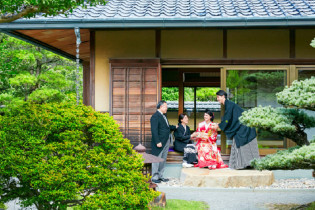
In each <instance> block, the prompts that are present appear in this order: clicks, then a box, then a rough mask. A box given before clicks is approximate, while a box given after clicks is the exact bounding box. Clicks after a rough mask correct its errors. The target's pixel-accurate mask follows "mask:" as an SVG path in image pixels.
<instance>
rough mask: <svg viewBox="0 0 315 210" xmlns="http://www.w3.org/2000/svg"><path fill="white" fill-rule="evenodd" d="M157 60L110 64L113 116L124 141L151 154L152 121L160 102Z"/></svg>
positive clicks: (116, 60) (117, 61)
mask: <svg viewBox="0 0 315 210" xmlns="http://www.w3.org/2000/svg"><path fill="white" fill-rule="evenodd" d="M160 73H161V71H160V64H159V60H157V59H148V60H143V59H141V60H132V59H128V60H121V59H113V60H111V114H112V116H113V117H114V119H115V120H116V121H117V123H119V124H120V128H121V131H122V133H123V135H124V137H125V138H128V139H129V140H130V142H131V144H133V145H135V146H136V145H138V144H139V143H141V144H142V145H144V146H145V147H146V148H147V152H150V151H151V130H150V118H151V115H152V114H153V113H154V112H155V111H156V104H157V102H158V100H159V98H160Z"/></svg>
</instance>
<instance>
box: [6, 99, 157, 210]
mask: <svg viewBox="0 0 315 210" xmlns="http://www.w3.org/2000/svg"><path fill="white" fill-rule="evenodd" d="M0 150H1V152H0V186H1V188H0V198H1V199H0V202H7V201H10V200H14V199H17V198H19V199H20V200H21V205H22V206H23V207H27V206H31V205H35V206H36V207H37V208H38V209H66V208H67V207H70V206H81V207H82V208H86V209H125V208H130V209H139V208H146V207H148V203H149V202H150V201H152V200H153V198H154V197H156V196H157V192H154V191H152V190H150V189H149V185H148V184H147V183H146V181H147V178H146V177H145V176H144V175H142V173H141V169H142V167H143V159H142V157H141V156H140V155H139V154H137V153H136V152H135V151H134V150H133V149H132V145H131V144H130V142H129V140H128V139H125V138H123V135H122V133H121V132H120V131H119V126H118V124H116V122H115V121H114V119H113V118H112V117H110V116H109V114H102V113H99V112H96V111H94V110H93V109H92V108H91V107H86V106H83V105H79V106H76V105H73V104H67V103H62V104H53V103H51V104H43V105H39V104H31V103H25V104H24V105H22V106H21V107H19V108H13V109H10V111H9V112H6V113H5V114H4V116H0Z"/></svg>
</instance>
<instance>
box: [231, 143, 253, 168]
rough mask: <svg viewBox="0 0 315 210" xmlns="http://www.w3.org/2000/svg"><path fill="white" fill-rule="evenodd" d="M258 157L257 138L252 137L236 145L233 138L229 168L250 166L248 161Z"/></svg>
mask: <svg viewBox="0 0 315 210" xmlns="http://www.w3.org/2000/svg"><path fill="white" fill-rule="evenodd" d="M255 158H256V159H258V158H259V151H258V144H257V138H255V139H253V140H252V141H251V142H249V143H248V144H245V145H243V146H241V147H240V148H237V147H236V143H235V139H234V138H233V144H232V148H231V155H230V160H229V168H232V169H243V168H246V167H247V166H250V161H251V160H253V159H255Z"/></svg>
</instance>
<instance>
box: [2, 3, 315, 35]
mask: <svg viewBox="0 0 315 210" xmlns="http://www.w3.org/2000/svg"><path fill="white" fill-rule="evenodd" d="M314 25H315V0H108V3H107V4H106V5H98V6H94V7H92V6H88V7H87V8H86V9H83V8H82V7H79V8H77V9H75V10H74V11H73V13H72V14H69V15H68V16H66V15H58V16H55V17H43V16H40V15H38V16H36V17H35V18H31V19H19V20H16V21H14V22H11V23H2V24H0V30H16V29H55V28H58V29H61V28H74V27H79V28H95V29H96V28H174V27H177V28H179V27H183V28H185V27H186V28H188V27H195V28H196V27H261V26H263V27H264V26H271V27H277V26H310V27H313V26H314Z"/></svg>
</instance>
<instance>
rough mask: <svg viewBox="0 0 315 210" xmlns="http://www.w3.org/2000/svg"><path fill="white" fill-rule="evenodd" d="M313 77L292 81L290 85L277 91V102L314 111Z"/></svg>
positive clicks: (314, 79) (314, 85)
mask: <svg viewBox="0 0 315 210" xmlns="http://www.w3.org/2000/svg"><path fill="white" fill-rule="evenodd" d="M314 94H315V77H311V78H310V79H305V80H302V81H297V80H295V81H293V82H292V85H291V86H290V87H286V88H285V89H284V90H283V91H282V92H280V93H277V99H278V103H280V104H283V105H285V106H296V107H298V108H303V109H309V110H313V111H315V97H314Z"/></svg>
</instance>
